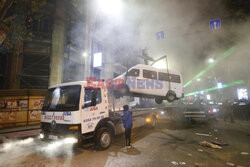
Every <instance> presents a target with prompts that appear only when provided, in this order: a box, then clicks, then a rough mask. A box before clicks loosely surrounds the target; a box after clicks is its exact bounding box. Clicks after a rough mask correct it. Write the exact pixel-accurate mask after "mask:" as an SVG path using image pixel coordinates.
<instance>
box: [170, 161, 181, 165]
mask: <svg viewBox="0 0 250 167" xmlns="http://www.w3.org/2000/svg"><path fill="white" fill-rule="evenodd" d="M171 163H172V164H173V165H179V163H178V162H176V161H172V162H171Z"/></svg>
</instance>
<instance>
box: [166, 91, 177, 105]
mask: <svg viewBox="0 0 250 167" xmlns="http://www.w3.org/2000/svg"><path fill="white" fill-rule="evenodd" d="M166 99H167V101H168V102H173V101H174V100H175V99H176V95H175V92H174V91H171V90H170V91H168V93H167V95H166Z"/></svg>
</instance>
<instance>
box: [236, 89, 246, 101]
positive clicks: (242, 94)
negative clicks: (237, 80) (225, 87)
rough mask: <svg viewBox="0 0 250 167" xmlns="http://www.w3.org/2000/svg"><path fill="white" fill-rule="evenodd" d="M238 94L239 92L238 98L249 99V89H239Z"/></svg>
mask: <svg viewBox="0 0 250 167" xmlns="http://www.w3.org/2000/svg"><path fill="white" fill-rule="evenodd" d="M237 94H238V99H239V100H248V93H247V89H243V88H240V89H237Z"/></svg>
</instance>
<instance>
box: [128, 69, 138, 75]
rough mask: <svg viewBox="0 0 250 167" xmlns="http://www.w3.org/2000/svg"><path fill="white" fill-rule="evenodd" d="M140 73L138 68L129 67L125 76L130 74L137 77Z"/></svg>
mask: <svg viewBox="0 0 250 167" xmlns="http://www.w3.org/2000/svg"><path fill="white" fill-rule="evenodd" d="M139 74H140V70H139V69H131V70H129V71H128V75H127V76H131V77H139Z"/></svg>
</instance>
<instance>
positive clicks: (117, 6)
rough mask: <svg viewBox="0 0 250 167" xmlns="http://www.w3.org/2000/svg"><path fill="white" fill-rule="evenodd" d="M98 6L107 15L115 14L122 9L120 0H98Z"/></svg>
mask: <svg viewBox="0 0 250 167" xmlns="http://www.w3.org/2000/svg"><path fill="white" fill-rule="evenodd" d="M97 3H98V8H99V9H100V10H101V11H102V12H103V13H104V14H107V15H108V16H117V15H118V14H120V12H121V11H122V1H121V0H98V2H97Z"/></svg>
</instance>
